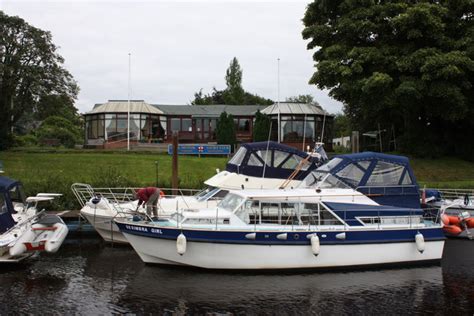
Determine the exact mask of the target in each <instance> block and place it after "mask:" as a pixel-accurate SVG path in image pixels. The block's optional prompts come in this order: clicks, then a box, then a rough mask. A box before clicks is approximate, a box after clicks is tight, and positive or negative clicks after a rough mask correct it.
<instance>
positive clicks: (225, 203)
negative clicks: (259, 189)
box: [217, 193, 244, 212]
mask: <svg viewBox="0 0 474 316" xmlns="http://www.w3.org/2000/svg"><path fill="white" fill-rule="evenodd" d="M243 200H244V198H243V197H241V196H239V195H237V194H233V193H229V194H227V195H226V196H225V198H224V199H223V200H222V201H221V202H220V203H219V204H218V205H217V206H218V207H219V208H222V209H225V210H228V211H229V212H233V211H234V210H235V209H236V207H238V206H239V205H240V204H241V203H242V201H243Z"/></svg>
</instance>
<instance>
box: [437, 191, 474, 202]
mask: <svg viewBox="0 0 474 316" xmlns="http://www.w3.org/2000/svg"><path fill="white" fill-rule="evenodd" d="M436 190H437V191H439V192H440V193H441V198H442V199H444V200H451V201H452V200H458V199H459V200H462V202H463V204H465V205H474V189H436Z"/></svg>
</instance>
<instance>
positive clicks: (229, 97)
mask: <svg viewBox="0 0 474 316" xmlns="http://www.w3.org/2000/svg"><path fill="white" fill-rule="evenodd" d="M242 72H243V71H242V69H241V67H240V64H239V61H238V60H237V58H236V57H234V58H233V59H232V61H231V62H230V65H229V68H227V70H226V75H225V81H226V84H227V88H226V89H225V90H217V89H216V88H213V89H212V93H211V94H205V95H204V94H203V93H202V89H201V90H199V92H197V93H195V94H194V100H192V101H191V104H192V105H210V104H234V105H242V104H245V105H270V104H273V101H272V100H270V99H266V98H263V97H260V96H258V95H256V94H252V93H249V92H247V91H245V90H244V89H243V88H242Z"/></svg>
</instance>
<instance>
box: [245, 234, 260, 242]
mask: <svg viewBox="0 0 474 316" xmlns="http://www.w3.org/2000/svg"><path fill="white" fill-rule="evenodd" d="M245 238H247V239H252V240H255V238H257V234H256V233H248V234H246V235H245Z"/></svg>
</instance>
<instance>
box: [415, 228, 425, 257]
mask: <svg viewBox="0 0 474 316" xmlns="http://www.w3.org/2000/svg"><path fill="white" fill-rule="evenodd" d="M415 242H416V249H418V251H419V252H420V253H423V251H425V238H424V237H423V234H421V233H417V234H416V235H415Z"/></svg>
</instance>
